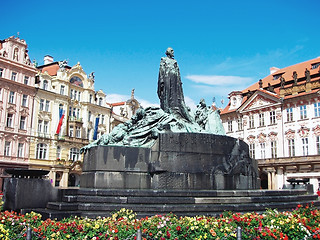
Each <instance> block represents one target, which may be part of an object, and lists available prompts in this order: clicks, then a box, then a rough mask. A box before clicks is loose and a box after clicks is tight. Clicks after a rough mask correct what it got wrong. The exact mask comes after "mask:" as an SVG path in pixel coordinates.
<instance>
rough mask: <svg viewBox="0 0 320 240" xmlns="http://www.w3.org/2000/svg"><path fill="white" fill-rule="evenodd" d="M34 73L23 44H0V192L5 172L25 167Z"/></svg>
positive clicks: (10, 41) (13, 40)
mask: <svg viewBox="0 0 320 240" xmlns="http://www.w3.org/2000/svg"><path fill="white" fill-rule="evenodd" d="M36 73H37V69H36V68H35V67H34V65H33V64H32V63H31V61H30V58H29V54H28V50H27V44H26V42H25V40H23V39H20V38H19V37H9V38H7V39H5V40H0V190H1V189H2V184H3V178H4V177H6V175H5V173H4V169H5V168H12V167H16V168H28V167H29V161H28V159H29V144H30V136H31V124H32V113H33V102H34V96H35V92H36V90H35V87H34V86H35V75H36Z"/></svg>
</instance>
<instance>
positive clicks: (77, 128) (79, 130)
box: [76, 127, 81, 138]
mask: <svg viewBox="0 0 320 240" xmlns="http://www.w3.org/2000/svg"><path fill="white" fill-rule="evenodd" d="M76 138H81V128H80V127H76Z"/></svg>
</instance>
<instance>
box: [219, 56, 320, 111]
mask: <svg viewBox="0 0 320 240" xmlns="http://www.w3.org/2000/svg"><path fill="white" fill-rule="evenodd" d="M317 63H320V57H317V58H315V59H311V60H308V61H305V62H302V63H298V64H295V65H292V66H288V67H285V68H282V69H277V68H274V67H273V68H272V69H271V70H275V72H274V73H272V74H270V75H268V76H267V77H265V78H263V79H262V88H260V85H259V81H257V82H256V83H254V84H252V85H251V86H249V87H248V88H246V89H244V90H243V91H241V92H242V93H243V94H246V93H248V92H249V91H251V92H255V91H257V90H258V91H261V92H264V93H266V94H269V95H272V96H274V97H277V98H280V96H279V94H280V77H279V78H277V79H274V76H277V75H281V76H282V77H283V78H284V79H285V82H286V83H287V82H288V81H290V82H293V76H292V75H293V72H296V73H297V78H298V83H297V85H300V84H303V83H305V79H301V78H305V71H306V69H308V70H309V71H310V76H311V82H312V81H314V80H315V79H317V80H318V79H319V76H317V77H316V78H315V76H313V75H315V74H318V73H319V71H320V70H319V69H320V67H319V66H318V67H316V68H314V69H312V65H314V64H317ZM268 86H271V87H272V88H273V90H274V92H275V94H273V93H271V92H270V91H268V89H267V88H268ZM289 86H290V87H291V86H292V84H291V83H290V84H289V85H285V86H284V87H285V88H286V87H289ZM263 88H264V89H263ZM318 90H319V89H315V90H312V91H311V92H302V93H299V94H298V95H287V96H285V97H284V98H285V99H290V98H294V97H297V96H303V95H308V94H310V93H315V92H317V91H318ZM247 100H248V97H247V95H244V97H243V100H242V103H241V105H242V104H243V103H244V102H246V101H247ZM229 108H230V101H229V103H228V105H227V106H226V107H225V108H224V109H223V110H222V111H221V114H225V113H231V112H234V111H236V109H234V110H229Z"/></svg>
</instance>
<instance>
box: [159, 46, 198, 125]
mask: <svg viewBox="0 0 320 240" xmlns="http://www.w3.org/2000/svg"><path fill="white" fill-rule="evenodd" d="M166 55H167V56H166V57H162V58H161V62H160V69H159V78H158V96H159V99H160V107H161V109H162V110H163V111H164V112H166V113H168V114H172V115H174V116H175V117H177V118H180V119H182V120H186V121H187V122H192V121H193V120H192V118H191V115H190V114H189V111H188V108H187V107H186V104H185V102H184V96H183V90H182V82H181V77H180V70H179V66H178V63H177V61H176V60H175V59H174V51H173V49H172V48H170V47H169V48H168V49H167V51H166Z"/></svg>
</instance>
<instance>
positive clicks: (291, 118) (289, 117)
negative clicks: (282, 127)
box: [287, 108, 293, 122]
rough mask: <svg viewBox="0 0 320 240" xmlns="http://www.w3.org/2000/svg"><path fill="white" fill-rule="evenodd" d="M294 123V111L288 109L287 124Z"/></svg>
mask: <svg viewBox="0 0 320 240" xmlns="http://www.w3.org/2000/svg"><path fill="white" fill-rule="evenodd" d="M292 121H293V109H292V108H287V122H292Z"/></svg>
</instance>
